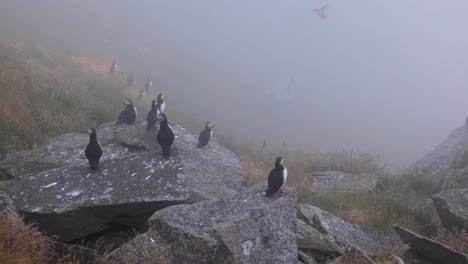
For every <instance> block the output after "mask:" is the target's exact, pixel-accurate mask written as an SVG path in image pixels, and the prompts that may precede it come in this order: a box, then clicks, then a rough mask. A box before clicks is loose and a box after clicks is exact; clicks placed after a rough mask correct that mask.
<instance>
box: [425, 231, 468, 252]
mask: <svg viewBox="0 0 468 264" xmlns="http://www.w3.org/2000/svg"><path fill="white" fill-rule="evenodd" d="M433 239H434V240H437V241H439V242H440V243H442V244H445V245H447V246H449V247H451V248H453V249H455V250H457V251H459V252H461V253H464V254H467V255H468V233H467V231H466V230H461V231H458V232H453V233H452V232H448V231H446V230H439V232H437V235H436V236H434V237H433Z"/></svg>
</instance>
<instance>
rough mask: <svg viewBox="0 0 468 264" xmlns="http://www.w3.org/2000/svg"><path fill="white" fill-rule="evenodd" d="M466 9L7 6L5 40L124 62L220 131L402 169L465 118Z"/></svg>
mask: <svg viewBox="0 0 468 264" xmlns="http://www.w3.org/2000/svg"><path fill="white" fill-rule="evenodd" d="M327 3H329V7H328V8H327V9H326V10H325V13H326V15H327V19H326V20H322V19H320V17H319V16H318V15H317V14H316V12H314V9H316V8H320V7H321V6H323V5H324V4H327ZM466 14H468V2H467V1H462V0H453V1H438V0H431V1H429V0H426V1H416V0H387V1H381V0H380V1H379V0H341V1H339V0H335V1H319V0H310V1H306V0H303V1H301V0H297V1H284V0H275V1H273V0H262V1H221V0H202V1H190V0H185V1H182V0H178V1H169V0H167V1H124V0H121V1H115V0H112V1H111V0H106V1H104V0H102V1H91V0H87V1H59V0H57V1H51V0H47V1H45V0H44V1H36V0H31V1H24V0H20V1H13V0H10V1H8V0H5V1H1V2H0V34H1V36H8V37H12V38H21V39H25V40H28V41H32V42H34V43H37V44H39V45H46V46H48V47H51V48H59V49H62V50H65V51H68V52H71V53H77V52H88V53H94V54H96V55H99V56H106V57H109V58H116V59H117V61H118V63H119V65H120V66H121V67H123V68H124V70H125V71H126V72H127V73H129V72H134V73H135V77H136V78H138V79H140V80H144V79H145V78H146V75H149V76H150V77H151V78H152V79H153V88H154V89H155V90H156V91H164V92H165V93H166V95H167V98H168V116H169V118H170V112H171V111H175V110H177V111H178V112H179V113H183V114H184V116H185V119H191V120H194V122H200V129H201V128H202V127H203V124H204V123H205V121H207V120H211V121H213V122H214V123H215V124H216V126H217V129H216V133H217V134H218V135H220V134H221V135H224V136H228V137H233V138H235V139H237V140H239V141H246V142H253V143H255V142H256V143H258V144H262V143H263V141H264V140H266V142H267V144H268V145H269V146H275V145H281V144H283V142H285V144H287V145H289V146H291V147H295V148H296V147H300V148H302V149H304V150H308V151H323V152H325V151H335V150H342V149H346V150H355V151H365V152H370V153H373V154H376V155H378V157H379V158H381V159H382V160H383V161H385V162H387V163H389V164H390V165H396V166H404V165H407V164H409V163H410V162H412V161H414V160H416V159H418V158H419V157H421V156H422V155H424V154H425V153H426V152H427V151H429V150H430V149H431V148H432V147H434V146H435V145H437V144H439V143H440V142H441V141H442V140H443V139H445V137H446V136H447V135H448V133H449V132H451V131H452V130H453V129H454V128H455V127H458V126H461V125H462V124H463V122H464V119H465V117H466V116H467V115H468V103H467V102H468V100H467V98H468V53H467V52H466V49H467V47H468V27H467V26H466V25H468V16H467V15H466ZM146 111H147V109H141V111H140V113H141V112H143V113H146ZM140 117H142V116H140Z"/></svg>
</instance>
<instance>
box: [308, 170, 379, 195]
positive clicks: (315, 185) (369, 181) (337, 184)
mask: <svg viewBox="0 0 468 264" xmlns="http://www.w3.org/2000/svg"><path fill="white" fill-rule="evenodd" d="M378 179H379V176H378V175H376V174H372V173H358V174H353V173H346V172H342V171H325V172H314V173H312V174H311V175H310V180H311V182H312V187H311V192H330V191H344V192H346V191H353V192H355V191H370V190H374V189H375V187H376V185H377V181H378Z"/></svg>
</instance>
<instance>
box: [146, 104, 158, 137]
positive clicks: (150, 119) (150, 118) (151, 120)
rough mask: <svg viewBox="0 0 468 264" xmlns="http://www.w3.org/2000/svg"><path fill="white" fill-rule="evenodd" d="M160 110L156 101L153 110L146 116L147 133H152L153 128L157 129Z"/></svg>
mask: <svg viewBox="0 0 468 264" xmlns="http://www.w3.org/2000/svg"><path fill="white" fill-rule="evenodd" d="M158 115H159V109H158V107H157V105H156V100H153V101H152V102H151V109H150V111H149V112H148V115H147V116H146V131H150V130H151V128H153V127H157V122H158Z"/></svg>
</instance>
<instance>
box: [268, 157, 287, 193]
mask: <svg viewBox="0 0 468 264" xmlns="http://www.w3.org/2000/svg"><path fill="white" fill-rule="evenodd" d="M287 178H288V170H287V169H286V167H284V165H283V158H282V157H277V158H276V160H275V168H273V169H272V170H271V171H270V175H268V188H267V190H266V196H267V197H269V196H271V195H273V194H274V193H276V192H277V191H278V190H279V189H280V188H281V187H282V186H283V185H284V184H285V183H286V179H287ZM281 192H282V193H285V192H287V190H286V189H281Z"/></svg>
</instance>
